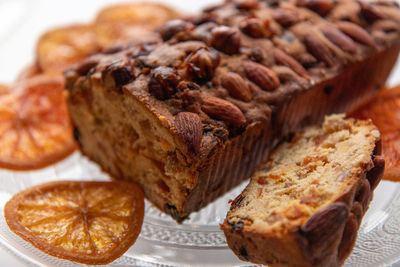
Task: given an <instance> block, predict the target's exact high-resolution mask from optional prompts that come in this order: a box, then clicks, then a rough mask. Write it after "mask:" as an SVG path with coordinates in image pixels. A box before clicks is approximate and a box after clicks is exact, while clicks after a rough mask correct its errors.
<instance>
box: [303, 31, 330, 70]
mask: <svg viewBox="0 0 400 267" xmlns="http://www.w3.org/2000/svg"><path fill="white" fill-rule="evenodd" d="M304 44H305V45H306V46H307V50H308V51H309V52H310V53H311V54H312V55H313V56H315V57H316V58H318V59H319V60H321V61H323V62H325V64H326V65H328V66H329V67H332V66H333V64H334V61H333V58H332V54H331V52H330V51H329V48H328V47H327V46H326V45H325V44H323V43H322V42H321V41H320V40H319V39H318V38H317V37H315V36H314V35H311V34H306V35H305V36H304Z"/></svg>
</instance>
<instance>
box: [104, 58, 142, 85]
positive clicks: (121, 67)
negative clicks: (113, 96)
mask: <svg viewBox="0 0 400 267" xmlns="http://www.w3.org/2000/svg"><path fill="white" fill-rule="evenodd" d="M102 78H103V82H104V85H105V87H106V88H110V89H117V88H121V87H122V86H124V85H126V84H128V83H130V82H131V81H133V79H134V78H135V76H134V74H133V69H132V66H131V65H130V64H129V62H124V61H117V62H114V63H112V64H110V65H109V66H108V67H107V68H106V69H105V70H104V71H103V72H102Z"/></svg>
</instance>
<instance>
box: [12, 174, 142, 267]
mask: <svg viewBox="0 0 400 267" xmlns="http://www.w3.org/2000/svg"><path fill="white" fill-rule="evenodd" d="M143 213H144V196H143V192H142V190H141V189H140V187H139V186H138V185H136V184H134V183H128V182H122V181H113V182H71V181H63V182H51V183H46V184H42V185H38V186H34V187H31V188H28V189H26V190H24V191H22V192H20V193H18V194H16V195H15V196H13V197H12V198H11V200H9V201H8V202H7V204H6V205H5V208H4V216H5V218H6V221H7V224H8V226H9V227H10V229H11V230H12V231H13V232H14V233H16V234H17V235H19V236H20V237H22V238H23V239H25V240H26V241H28V242H30V243H31V244H32V245H34V246H35V247H37V248H38V249H40V250H42V251H43V252H45V253H47V254H50V255H52V256H55V257H58V258H62V259H67V260H71V261H75V262H80V263H84V264H107V263H109V262H112V261H113V260H115V259H117V258H118V257H120V256H121V255H122V254H124V252H125V251H126V250H128V248H129V247H130V246H131V245H132V244H133V243H134V242H135V241H136V238H137V236H138V235H139V233H140V228H141V225H142V221H143Z"/></svg>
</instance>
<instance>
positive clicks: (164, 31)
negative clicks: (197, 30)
mask: <svg viewBox="0 0 400 267" xmlns="http://www.w3.org/2000/svg"><path fill="white" fill-rule="evenodd" d="M193 27H194V26H193V24H192V23H190V22H188V21H185V20H182V19H174V20H170V21H167V22H166V23H164V24H163V25H162V26H160V27H159V28H158V29H157V32H158V33H160V35H161V38H163V40H164V41H168V40H169V39H171V38H172V37H174V36H175V35H176V34H177V33H180V32H184V31H187V30H189V29H191V28H193Z"/></svg>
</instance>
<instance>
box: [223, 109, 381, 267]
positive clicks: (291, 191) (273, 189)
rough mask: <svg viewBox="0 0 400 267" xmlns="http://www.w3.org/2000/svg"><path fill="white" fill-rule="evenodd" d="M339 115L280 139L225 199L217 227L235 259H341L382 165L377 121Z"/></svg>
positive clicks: (324, 262) (278, 262) (287, 262)
mask: <svg viewBox="0 0 400 267" xmlns="http://www.w3.org/2000/svg"><path fill="white" fill-rule="evenodd" d="M343 117H344V116H343V115H331V116H329V117H326V119H325V121H324V123H323V127H322V128H318V127H309V128H306V129H305V130H304V132H302V133H300V134H297V135H294V136H293V138H292V140H290V141H286V142H283V143H282V144H280V145H279V146H278V147H277V149H276V150H274V151H273V152H272V153H271V156H270V158H269V160H268V161H267V162H266V163H264V164H262V165H261V166H260V168H259V169H258V171H257V172H256V173H255V174H254V176H253V177H252V178H251V182H250V184H249V185H248V186H247V187H246V189H245V190H244V191H243V192H242V193H241V194H240V195H239V196H238V197H237V198H236V199H235V200H234V201H233V202H232V206H231V209H230V211H229V212H228V215H227V218H226V219H225V222H224V224H222V225H221V228H222V229H223V230H224V233H225V235H226V238H227V241H228V244H229V247H230V248H231V249H232V250H233V251H234V252H235V253H236V254H237V255H238V256H239V257H240V258H241V259H242V260H248V261H251V262H254V263H261V264H271V265H272V266H339V265H341V264H343V262H344V260H345V259H346V257H347V256H348V255H349V254H350V252H351V250H352V248H353V246H354V243H355V240H356V236H357V230H358V228H359V226H360V223H361V219H362V217H363V215H364V213H365V212H366V210H367V208H368V205H369V203H370V201H371V197H372V191H373V190H374V189H375V187H376V185H377V183H378V182H379V181H380V179H381V178H382V175H383V169H384V160H383V157H382V156H380V153H381V148H380V134H379V131H378V130H377V128H376V127H375V126H374V125H373V124H372V122H371V121H357V120H355V119H344V118H343Z"/></svg>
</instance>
